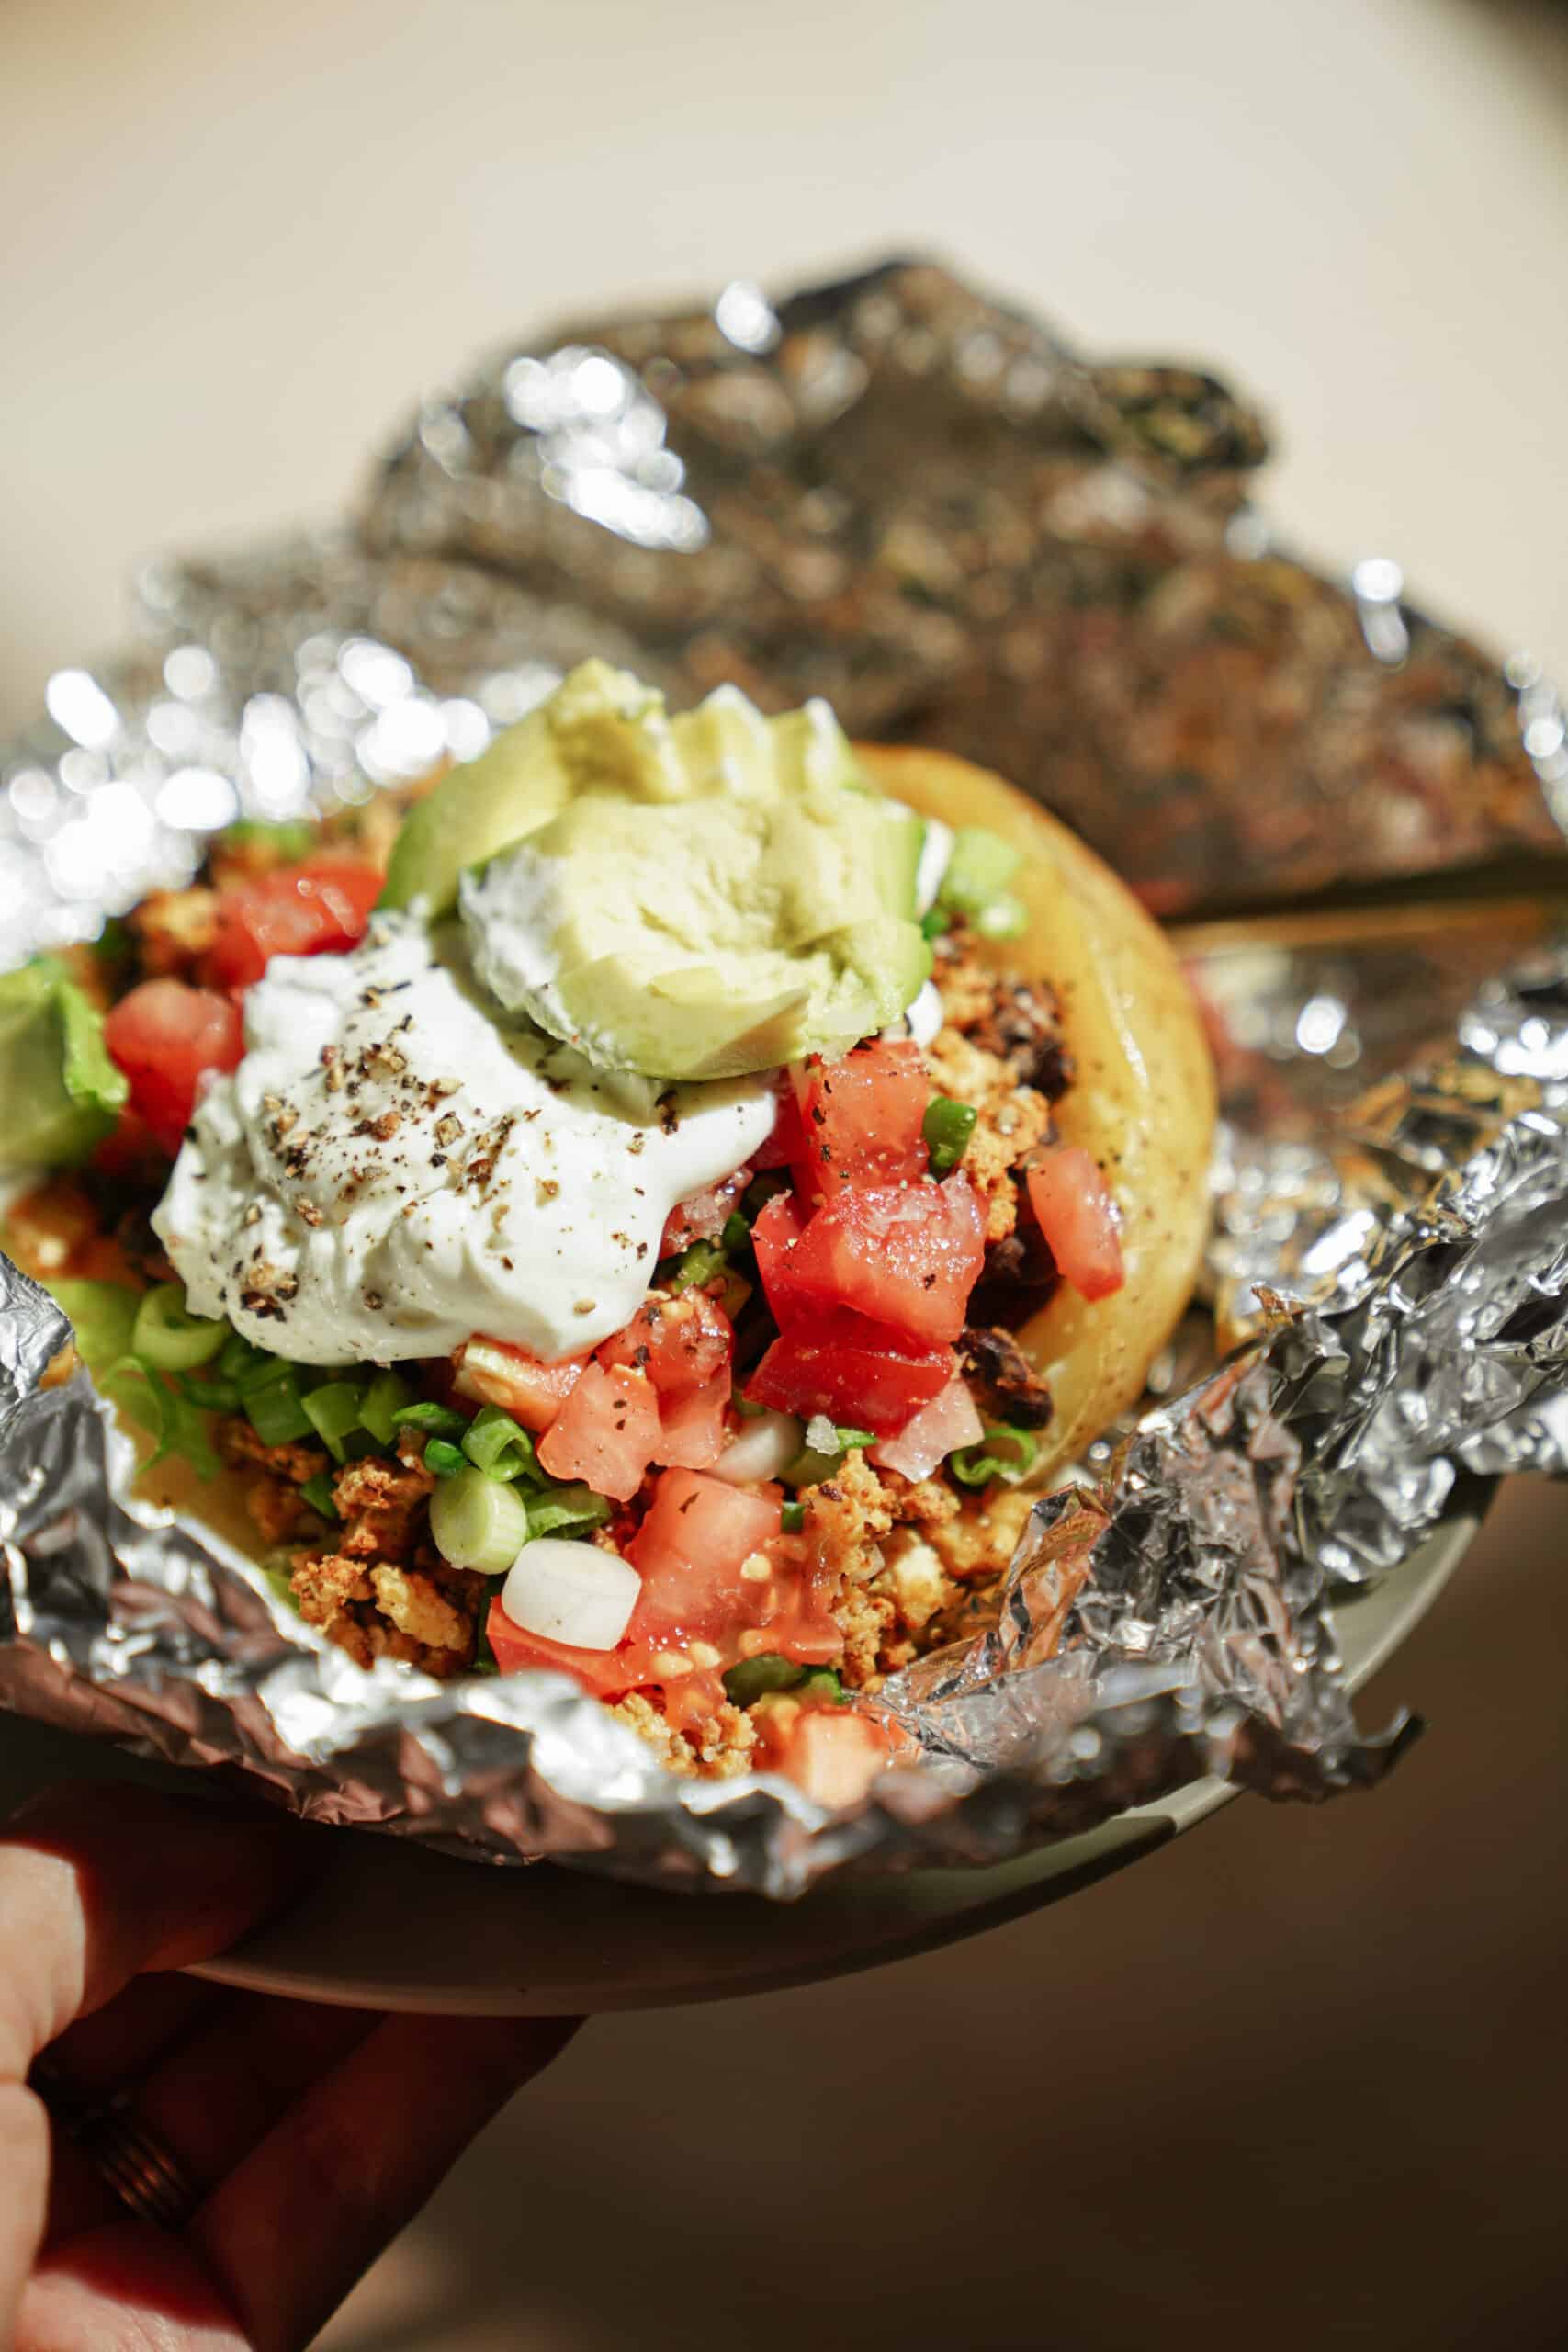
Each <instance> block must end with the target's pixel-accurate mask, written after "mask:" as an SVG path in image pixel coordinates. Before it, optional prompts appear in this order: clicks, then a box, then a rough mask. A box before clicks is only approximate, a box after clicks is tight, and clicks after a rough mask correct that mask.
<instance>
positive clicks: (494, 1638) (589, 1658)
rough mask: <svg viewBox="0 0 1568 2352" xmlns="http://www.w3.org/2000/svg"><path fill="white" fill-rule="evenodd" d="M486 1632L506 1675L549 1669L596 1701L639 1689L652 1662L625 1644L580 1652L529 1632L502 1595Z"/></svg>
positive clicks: (492, 1605) (493, 1605) (567, 1645)
mask: <svg viewBox="0 0 1568 2352" xmlns="http://www.w3.org/2000/svg"><path fill="white" fill-rule="evenodd" d="M485 1632H486V1633H487V1634H489V1636H490V1645H491V1650H492V1651H493V1652H494V1654H495V1662H496V1665H497V1666H498V1667H499V1668H500V1669H501V1671H502V1674H516V1673H517V1672H518V1671H519V1669H520V1668H523V1667H525V1666H546V1667H549V1668H553V1669H554V1671H555V1672H556V1673H557V1674H570V1675H571V1676H572V1677H573V1679H575V1680H576V1681H578V1682H580V1683H581V1686H582V1688H583V1689H584V1690H585V1691H590V1692H591V1693H592V1696H593V1697H594V1698H596V1699H618V1698H619V1697H620V1695H621V1693H622V1692H623V1691H632V1690H635V1689H636V1688H637V1683H638V1682H639V1681H641V1680H645V1679H646V1669H647V1666H648V1660H647V1657H646V1656H645V1655H644V1653H643V1651H642V1650H641V1649H640V1648H638V1649H636V1650H634V1649H633V1647H632V1645H630V1644H629V1643H627V1642H623V1643H622V1644H621V1645H620V1647H619V1648H618V1649H613V1650H580V1649H574V1648H573V1647H572V1646H571V1645H570V1643H568V1642H552V1641H549V1640H547V1637H546V1636H545V1635H544V1634H530V1633H527V1632H526V1631H525V1629H524V1627H523V1626H521V1625H514V1624H513V1622H512V1620H511V1618H510V1617H509V1616H508V1615H507V1613H506V1611H505V1610H504V1609H503V1608H502V1605H501V1595H500V1593H499V1592H498V1593H497V1594H496V1596H495V1599H494V1600H492V1601H491V1604H490V1615H489V1617H488V1619H487V1620H486V1622H485Z"/></svg>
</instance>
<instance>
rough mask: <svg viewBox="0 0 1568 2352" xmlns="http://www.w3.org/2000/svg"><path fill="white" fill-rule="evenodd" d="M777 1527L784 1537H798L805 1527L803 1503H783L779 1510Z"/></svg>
mask: <svg viewBox="0 0 1568 2352" xmlns="http://www.w3.org/2000/svg"><path fill="white" fill-rule="evenodd" d="M779 1525H780V1527H781V1528H782V1529H783V1531H784V1533H785V1534H786V1535H798V1534H799V1533H800V1532H801V1530H802V1528H803V1527H804V1526H805V1525H806V1505H805V1504H804V1503H783V1504H781V1505H780V1508H779Z"/></svg>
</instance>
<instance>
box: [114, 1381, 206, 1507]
mask: <svg viewBox="0 0 1568 2352" xmlns="http://www.w3.org/2000/svg"><path fill="white" fill-rule="evenodd" d="M96 1379H97V1383H98V1386H99V1387H100V1388H101V1389H102V1390H103V1392H104V1395H105V1396H106V1397H109V1398H110V1399H111V1401H112V1402H113V1403H115V1404H117V1405H118V1406H119V1407H120V1408H121V1409H122V1410H123V1411H125V1412H127V1413H129V1414H130V1418H131V1419H132V1420H133V1421H135V1422H137V1423H138V1424H139V1425H140V1426H141V1428H142V1429H144V1430H148V1431H150V1433H151V1434H152V1436H154V1437H155V1438H156V1439H157V1441H158V1443H157V1447H156V1450H155V1451H154V1452H153V1453H152V1457H151V1458H150V1460H149V1462H148V1464H147V1467H148V1468H149V1469H150V1470H151V1469H152V1468H154V1467H155V1465H156V1464H158V1463H160V1462H162V1461H163V1460H164V1458H165V1457H166V1456H167V1455H168V1454H171V1453H178V1454H180V1455H182V1456H183V1457H184V1459H185V1460H186V1462H188V1463H190V1464H191V1465H192V1467H193V1468H194V1469H196V1470H197V1471H198V1472H199V1473H200V1475H201V1476H202V1477H204V1478H216V1477H217V1476H218V1472H219V1468H220V1464H219V1460H218V1456H217V1455H216V1453H214V1452H213V1451H212V1447H211V1444H210V1442H209V1439H208V1435H207V1424H206V1422H205V1421H204V1420H203V1419H202V1417H201V1415H200V1414H199V1413H198V1412H197V1411H196V1410H195V1409H194V1408H193V1407H191V1406H189V1405H187V1404H186V1401H185V1399H184V1398H183V1397H181V1396H180V1395H179V1394H178V1392H177V1391H176V1390H175V1389H174V1388H172V1387H171V1386H170V1385H169V1384H168V1382H167V1381H166V1380H165V1379H164V1376H163V1374H161V1373H160V1372H159V1371H158V1370H157V1368H156V1366H155V1365H153V1364H150V1363H148V1362H147V1360H146V1358H145V1357H144V1356H121V1358H120V1360H119V1362H118V1363H111V1364H110V1365H109V1366H108V1367H107V1370H106V1371H104V1372H102V1373H99V1374H96ZM127 1383H130V1384H132V1385H130V1387H129V1388H127V1389H126V1393H125V1394H124V1395H122V1396H117V1395H116V1393H115V1392H116V1390H117V1388H124V1387H125V1385H126V1384H127Z"/></svg>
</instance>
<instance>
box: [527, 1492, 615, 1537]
mask: <svg viewBox="0 0 1568 2352" xmlns="http://www.w3.org/2000/svg"><path fill="white" fill-rule="evenodd" d="M609 1516H610V1505H609V1503H608V1502H607V1501H606V1499H605V1498H604V1496H603V1495H596V1494H595V1493H594V1491H593V1489H592V1487H585V1486H582V1485H581V1484H580V1483H576V1482H573V1483H571V1484H569V1485H566V1486H560V1487H546V1488H545V1491H544V1493H543V1494H535V1495H530V1496H529V1498H528V1540H529V1542H530V1543H532V1542H533V1540H534V1538H535V1536H536V1535H554V1534H557V1533H558V1532H559V1530H560V1529H561V1528H563V1527H581V1528H585V1529H586V1528H590V1527H603V1526H604V1521H606V1520H607V1519H608V1518H609Z"/></svg>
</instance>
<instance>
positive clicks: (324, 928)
mask: <svg viewBox="0 0 1568 2352" xmlns="http://www.w3.org/2000/svg"><path fill="white" fill-rule="evenodd" d="M381 879H382V877H381V876H380V875H379V874H378V872H377V871H376V869H375V867H374V866H371V865H358V864H356V863H355V862H354V861H352V860H350V859H348V858H344V857H331V856H324V857H312V858H307V859H306V861H305V863H304V865H286V866H282V867H279V868H278V869H277V871H276V872H275V873H272V874H258V875H256V876H254V879H252V880H250V881H247V882H239V883H236V884H235V885H234V886H233V887H232V888H230V889H227V890H225V891H223V892H222V894H221V895H220V899H219V901H218V936H217V938H216V939H215V940H214V942H213V944H212V945H211V946H210V947H209V949H208V951H207V954H206V956H204V957H203V958H202V967H201V968H202V978H204V979H208V980H211V981H213V982H214V983H215V984H216V985H217V986H218V987H219V988H225V989H245V988H249V987H250V986H251V984H252V982H253V981H255V980H259V979H260V978H261V977H262V974H263V973H264V972H265V970H266V967H267V963H268V960H269V959H270V958H271V957H272V956H321V955H337V954H341V953H342V951H343V950H344V948H346V947H352V946H353V945H354V944H355V941H356V940H358V939H360V938H362V937H363V935H364V932H365V926H366V924H367V922H368V921H369V919H370V910H371V908H372V907H373V906H374V905H375V903H376V900H377V899H378V897H379V895H380V890H381Z"/></svg>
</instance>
